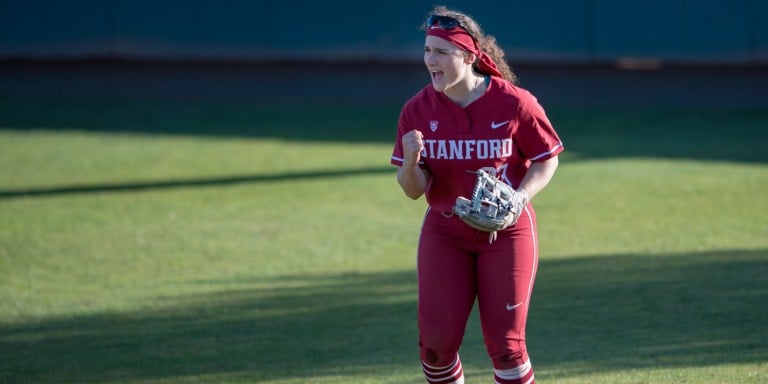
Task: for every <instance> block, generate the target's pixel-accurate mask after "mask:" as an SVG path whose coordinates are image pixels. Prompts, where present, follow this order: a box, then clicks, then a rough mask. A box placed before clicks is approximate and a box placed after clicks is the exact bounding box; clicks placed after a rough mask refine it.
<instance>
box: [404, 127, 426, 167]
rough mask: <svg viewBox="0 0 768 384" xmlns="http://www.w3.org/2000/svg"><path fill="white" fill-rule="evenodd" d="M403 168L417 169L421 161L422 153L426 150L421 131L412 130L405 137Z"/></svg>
mask: <svg viewBox="0 0 768 384" xmlns="http://www.w3.org/2000/svg"><path fill="white" fill-rule="evenodd" d="M402 140H403V166H411V167H415V166H416V165H417V164H418V163H419V160H421V151H423V150H424V134H422V133H421V131H419V130H416V129H414V130H412V131H410V132H408V133H406V134H405V135H403V139H402Z"/></svg>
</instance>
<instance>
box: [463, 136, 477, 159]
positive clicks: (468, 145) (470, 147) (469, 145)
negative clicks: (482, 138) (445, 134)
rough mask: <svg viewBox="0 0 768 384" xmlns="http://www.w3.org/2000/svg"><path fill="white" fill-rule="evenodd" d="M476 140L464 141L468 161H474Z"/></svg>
mask: <svg viewBox="0 0 768 384" xmlns="http://www.w3.org/2000/svg"><path fill="white" fill-rule="evenodd" d="M475 142H476V140H464V152H465V153H466V154H467V160H469V159H472V152H474V151H475Z"/></svg>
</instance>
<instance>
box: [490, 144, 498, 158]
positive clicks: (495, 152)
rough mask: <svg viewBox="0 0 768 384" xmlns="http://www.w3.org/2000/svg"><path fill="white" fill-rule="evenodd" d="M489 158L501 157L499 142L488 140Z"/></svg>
mask: <svg viewBox="0 0 768 384" xmlns="http://www.w3.org/2000/svg"><path fill="white" fill-rule="evenodd" d="M489 144H490V147H491V148H490V155H489V156H490V157H494V158H499V157H501V140H490V143H489Z"/></svg>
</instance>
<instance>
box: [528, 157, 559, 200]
mask: <svg viewBox="0 0 768 384" xmlns="http://www.w3.org/2000/svg"><path fill="white" fill-rule="evenodd" d="M558 164H559V160H558V159H557V156H554V157H551V158H549V159H547V160H544V161H537V162H534V163H532V164H531V166H530V168H528V172H527V173H526V174H525V177H523V181H521V182H520V187H519V188H522V189H525V191H526V192H528V198H529V199H533V197H534V196H536V194H537V193H539V192H541V190H542V189H544V187H546V186H547V184H549V181H550V180H552V176H554V175H555V171H556V170H557V166H558Z"/></svg>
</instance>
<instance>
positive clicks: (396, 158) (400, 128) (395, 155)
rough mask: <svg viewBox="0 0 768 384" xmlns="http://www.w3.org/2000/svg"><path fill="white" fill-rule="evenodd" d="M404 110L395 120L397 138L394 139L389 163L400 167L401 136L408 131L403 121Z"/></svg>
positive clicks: (401, 153) (401, 156) (401, 160)
mask: <svg viewBox="0 0 768 384" xmlns="http://www.w3.org/2000/svg"><path fill="white" fill-rule="evenodd" d="M405 115H406V113H405V108H403V109H402V110H401V111H400V117H399V118H398V119H397V136H396V137H395V147H394V148H393V149H392V157H391V158H390V160H389V163H390V164H392V165H396V166H398V167H401V166H402V165H403V135H404V134H405V133H406V132H408V131H410V129H409V128H408V123H407V122H406V121H405V120H406V119H405Z"/></svg>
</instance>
